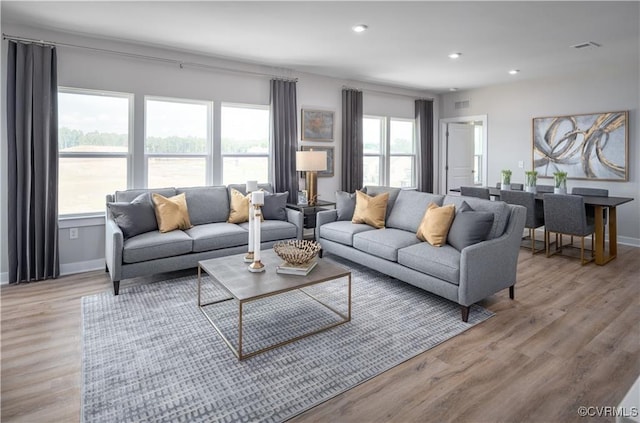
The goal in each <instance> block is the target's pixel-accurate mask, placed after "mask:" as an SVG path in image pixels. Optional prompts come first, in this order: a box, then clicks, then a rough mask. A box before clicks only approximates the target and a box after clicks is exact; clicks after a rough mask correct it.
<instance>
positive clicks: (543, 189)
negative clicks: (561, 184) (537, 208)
mask: <svg viewBox="0 0 640 423" xmlns="http://www.w3.org/2000/svg"><path fill="white" fill-rule="evenodd" d="M553 188H554V187H553V185H536V192H553Z"/></svg>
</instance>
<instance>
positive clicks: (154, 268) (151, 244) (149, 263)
mask: <svg viewBox="0 0 640 423" xmlns="http://www.w3.org/2000/svg"><path fill="white" fill-rule="evenodd" d="M259 187H260V188H262V189H264V190H265V191H268V192H269V193H272V192H273V188H272V187H271V185H270V184H260V185H259ZM231 188H235V189H237V190H238V191H240V192H242V193H245V186H244V185H229V186H228V187H226V186H205V187H192V188H163V189H132V190H126V191H116V193H115V194H112V195H111V194H110V195H107V197H106V199H107V213H106V223H105V230H106V233H105V257H106V270H107V271H108V272H109V274H110V277H111V281H112V282H113V289H114V293H115V295H118V291H119V287H120V281H121V280H123V279H128V278H134V277H138V276H144V275H149V274H154V273H161V272H168V271H172V270H180V269H188V268H192V267H196V266H197V265H198V261H200V260H206V259H209V258H214V257H221V256H227V255H231V254H240V253H243V252H246V251H247V244H248V238H249V235H248V234H249V232H248V226H249V225H248V223H240V224H234V223H227V219H228V217H229V210H230V200H229V193H230V189H231ZM152 192H156V193H158V194H161V195H163V196H165V197H172V196H174V195H178V194H181V193H183V192H184V193H185V196H186V201H187V208H188V211H189V218H190V220H191V224H192V225H193V227H192V228H190V229H186V230H174V231H171V232H166V233H161V232H160V231H159V230H158V226H157V222H156V220H155V215H154V212H153V204H152V203H151V199H150V195H149V194H150V193H152ZM267 197H272V198H270V199H268V200H267V199H266V198H267ZM276 197H277V198H276ZM272 200H273V201H272ZM134 202H135V203H137V204H135V207H132V203H134ZM123 210H124V211H125V212H123ZM114 213H115V214H114ZM263 215H264V217H265V220H264V222H262V227H261V231H260V233H261V241H262V248H263V249H264V248H269V247H271V246H272V245H273V244H275V243H276V241H280V240H284V239H301V238H302V231H303V216H302V213H300V212H299V211H296V210H291V209H287V208H286V195H285V194H274V195H273V196H269V195H267V196H265V206H264V207H263ZM118 222H119V223H120V225H119V224H118Z"/></svg>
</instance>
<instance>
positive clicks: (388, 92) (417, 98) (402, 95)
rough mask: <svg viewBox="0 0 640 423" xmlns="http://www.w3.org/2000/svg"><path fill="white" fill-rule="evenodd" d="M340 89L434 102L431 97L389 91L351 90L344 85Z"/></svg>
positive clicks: (351, 88)
mask: <svg viewBox="0 0 640 423" xmlns="http://www.w3.org/2000/svg"><path fill="white" fill-rule="evenodd" d="M342 89H347V90H356V91H362V92H365V93H366V92H369V93H376V94H386V95H396V96H399V97H409V98H413V99H415V100H430V101H433V100H434V98H432V97H416V96H415V95H410V94H401V93H393V92H390V91H382V90H372V89H368V88H353V87H349V86H346V85H343V86H342Z"/></svg>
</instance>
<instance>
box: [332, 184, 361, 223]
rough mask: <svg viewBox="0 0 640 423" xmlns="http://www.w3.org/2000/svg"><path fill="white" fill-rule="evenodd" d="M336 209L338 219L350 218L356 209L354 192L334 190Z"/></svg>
mask: <svg viewBox="0 0 640 423" xmlns="http://www.w3.org/2000/svg"><path fill="white" fill-rule="evenodd" d="M336 210H337V212H338V220H351V219H352V218H353V212H354V211H355V210H356V193H355V192H354V193H352V194H349V193H348V192H344V191H336Z"/></svg>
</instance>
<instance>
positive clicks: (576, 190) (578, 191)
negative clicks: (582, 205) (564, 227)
mask: <svg viewBox="0 0 640 423" xmlns="http://www.w3.org/2000/svg"><path fill="white" fill-rule="evenodd" d="M571 194H574V195H585V196H589V197H608V196H609V190H608V189H602V188H583V187H573V188H572V189H571ZM595 215H596V214H595V208H594V207H593V206H590V205H587V219H589V220H594V219H595ZM602 219H603V220H604V223H605V225H606V224H607V209H604V210H602Z"/></svg>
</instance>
